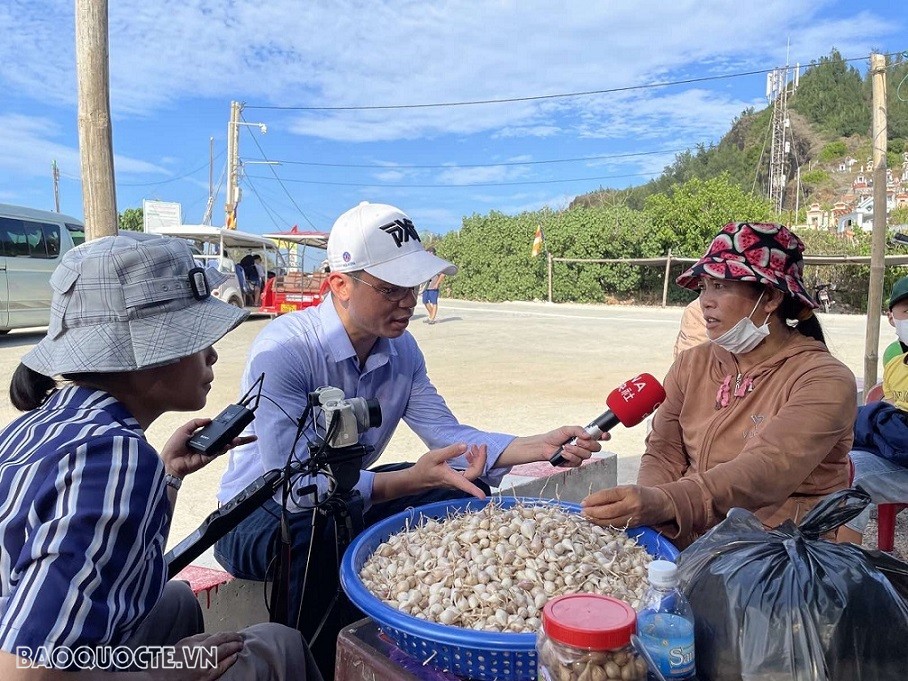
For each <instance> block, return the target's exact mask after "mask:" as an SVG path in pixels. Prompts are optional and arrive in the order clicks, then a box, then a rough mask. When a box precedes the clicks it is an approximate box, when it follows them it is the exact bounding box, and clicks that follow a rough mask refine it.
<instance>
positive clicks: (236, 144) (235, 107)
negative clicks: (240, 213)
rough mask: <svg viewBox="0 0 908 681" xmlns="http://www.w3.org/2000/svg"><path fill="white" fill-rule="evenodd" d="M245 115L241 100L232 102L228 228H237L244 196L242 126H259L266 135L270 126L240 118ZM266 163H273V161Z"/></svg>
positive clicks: (226, 222)
mask: <svg viewBox="0 0 908 681" xmlns="http://www.w3.org/2000/svg"><path fill="white" fill-rule="evenodd" d="M242 116H243V105H242V104H241V103H240V102H230V122H229V123H227V203H226V204H225V205H224V210H225V212H226V214H227V218H226V220H225V224H224V226H225V227H226V228H227V229H236V223H237V215H236V209H237V206H238V205H239V203H240V201H241V200H242V198H243V192H242V190H241V189H240V187H239V183H240V126H241V125H251V126H253V127H256V128H258V129H259V130H260V131H261V133H262V134H263V135H264V134H265V133H266V132H268V126H267V125H265V124H264V123H247V122H246V121H243V120H240V119H241V118H242ZM265 163H268V164H272V162H271V161H265Z"/></svg>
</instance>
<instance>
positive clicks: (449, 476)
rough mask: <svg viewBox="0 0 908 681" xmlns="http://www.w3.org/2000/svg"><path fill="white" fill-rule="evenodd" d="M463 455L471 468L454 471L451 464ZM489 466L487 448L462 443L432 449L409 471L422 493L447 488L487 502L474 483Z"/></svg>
mask: <svg viewBox="0 0 908 681" xmlns="http://www.w3.org/2000/svg"><path fill="white" fill-rule="evenodd" d="M461 454H462V455H463V456H464V457H465V458H466V460H467V463H468V464H469V466H468V467H467V469H466V470H465V471H458V470H454V469H453V468H451V466H450V464H449V463H448V461H450V460H451V459H453V458H455V457H457V456H460V455H461ZM485 466H486V446H485V445H470V446H469V447H467V445H465V444H463V443H460V444H454V445H450V446H448V447H444V448H443V449H433V450H431V451H429V452H426V453H425V454H423V455H422V456H421V457H419V459H418V460H417V461H416V463H415V464H414V465H413V467H412V468H410V469H409V470H410V472H411V474H412V475H413V477H414V478H415V482H416V484H417V485H419V488H420V489H434V488H438V487H448V488H454V489H459V490H461V491H463V492H466V493H467V494H472V495H473V496H474V497H476V498H477V499H485V498H486V495H485V493H484V492H483V491H482V490H481V489H479V488H478V487H477V486H476V485H474V484H473V483H472V481H473V480H475V479H476V478H478V477H479V476H480V475H482V473H483V471H484V470H485Z"/></svg>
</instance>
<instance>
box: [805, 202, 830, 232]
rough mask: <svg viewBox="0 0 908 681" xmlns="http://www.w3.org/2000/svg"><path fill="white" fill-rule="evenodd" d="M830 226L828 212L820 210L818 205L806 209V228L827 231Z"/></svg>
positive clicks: (814, 204)
mask: <svg viewBox="0 0 908 681" xmlns="http://www.w3.org/2000/svg"><path fill="white" fill-rule="evenodd" d="M830 225H832V215H831V213H830V211H828V210H823V209H822V208H820V204H819V203H812V204H810V208H808V209H807V226H808V227H810V228H811V229H829V228H830Z"/></svg>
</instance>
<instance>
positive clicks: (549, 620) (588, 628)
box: [536, 593, 646, 681]
mask: <svg viewBox="0 0 908 681" xmlns="http://www.w3.org/2000/svg"><path fill="white" fill-rule="evenodd" d="M636 626H637V613H636V612H635V611H634V609H633V608H631V606H630V605H628V604H627V603H625V602H624V601H620V600H618V599H617V598H611V597H610V596H602V595H599V594H587V593H585V594H567V595H564V596H558V597H557V598H553V599H551V600H550V601H549V602H548V603H546V604H545V607H544V608H543V609H542V628H541V629H540V631H539V634H538V635H537V638H536V655H537V660H538V672H539V673H538V677H539V681H612V680H619V679H620V680H621V681H637V680H642V679H645V678H646V663H645V662H644V661H643V660H642V659H640V658H639V657H638V656H637V653H636V652H635V651H634V648H633V646H632V645H631V635H632V634H633V633H634V631H635V630H636Z"/></svg>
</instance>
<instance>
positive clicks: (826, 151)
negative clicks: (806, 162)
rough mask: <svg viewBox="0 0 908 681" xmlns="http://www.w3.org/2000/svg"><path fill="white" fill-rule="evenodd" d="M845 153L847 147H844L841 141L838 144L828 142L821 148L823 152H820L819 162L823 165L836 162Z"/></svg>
mask: <svg viewBox="0 0 908 681" xmlns="http://www.w3.org/2000/svg"><path fill="white" fill-rule="evenodd" d="M847 153H848V147H846V146H845V143H844V142H842V141H841V140H839V141H838V142H830V143H829V144H827V145H826V146H825V147H823V151H821V152H820V160H821V161H823V162H824V163H830V162H831V161H838V160H839V159H840V158H844V157H845V154H847Z"/></svg>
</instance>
